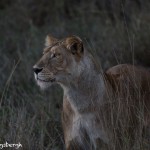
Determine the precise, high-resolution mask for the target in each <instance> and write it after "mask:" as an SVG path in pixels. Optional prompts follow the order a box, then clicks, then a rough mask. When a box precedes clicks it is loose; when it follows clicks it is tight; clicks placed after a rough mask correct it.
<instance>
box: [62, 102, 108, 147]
mask: <svg viewBox="0 0 150 150" xmlns="http://www.w3.org/2000/svg"><path fill="white" fill-rule="evenodd" d="M64 100H65V102H64V103H65V105H64V110H63V114H64V115H63V118H62V119H63V127H64V134H65V142H66V144H67V143H69V142H70V141H75V142H76V143H79V144H83V145H87V144H89V143H90V145H93V146H94V147H96V140H97V139H101V140H103V142H105V143H107V142H108V139H107V137H106V134H105V132H104V130H102V128H101V126H100V124H97V122H96V116H95V114H94V113H91V112H90V113H82V114H81V113H78V112H77V111H76V110H75V108H74V106H73V105H72V104H71V103H69V101H68V100H67V99H64ZM67 106H68V107H67Z"/></svg>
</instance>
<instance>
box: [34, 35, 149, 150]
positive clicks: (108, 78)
mask: <svg viewBox="0 0 150 150" xmlns="http://www.w3.org/2000/svg"><path fill="white" fill-rule="evenodd" d="M36 68H42V69H41V72H39V73H38V74H36V75H35V78H36V80H37V83H38V84H39V85H40V87H41V88H47V87H49V86H50V85H51V84H52V83H58V84H60V85H61V87H62V88H63V90H64V98H63V111H62V125H63V131H64V139H65V145H66V149H67V150H73V149H74V150H96V149H97V150H99V149H101V148H102V147H103V146H106V145H112V143H113V136H114V135H113V131H112V130H113V129H112V128H111V127H110V126H109V125H110V122H111V123H112V121H110V120H112V119H111V116H109V114H110V112H111V109H110V108H112V107H110V106H111V105H112V104H113V103H114V102H115V100H117V98H116V96H117V94H118V93H119V91H121V88H122V86H124V85H123V84H124V83H126V80H127V79H130V80H129V82H128V83H129V84H128V86H129V87H131V88H132V89H135V88H137V87H140V88H139V90H140V91H141V93H142V94H143V95H145V96H147V97H148V99H147V101H144V103H146V105H147V107H148V106H149V104H150V101H149V82H150V73H149V72H148V71H147V70H144V69H140V68H138V67H134V66H131V65H119V66H116V67H113V68H111V69H109V70H108V71H107V72H106V73H105V74H104V73H102V70H98V69H97V65H96V64H95V62H94V59H93V58H92V56H91V55H90V54H89V52H88V51H87V50H86V49H85V48H84V46H83V43H82V40H81V39H80V38H79V37H75V36H71V37H67V38H64V39H63V40H56V39H55V38H53V37H50V36H48V37H47V38H46V48H45V50H44V55H43V56H42V58H41V59H40V60H39V61H38V62H37V63H36V65H35V66H34V69H36ZM134 74H136V76H134ZM134 82H136V84H134ZM133 84H134V85H135V86H132V85H133ZM148 113H149V112H148V111H145V118H146V119H145V124H146V125H147V126H149V115H148ZM114 118H115V117H114ZM110 147H111V146H110Z"/></svg>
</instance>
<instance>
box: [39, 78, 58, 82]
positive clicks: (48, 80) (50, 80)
mask: <svg viewBox="0 0 150 150" xmlns="http://www.w3.org/2000/svg"><path fill="white" fill-rule="evenodd" d="M37 80H38V81H40V82H54V81H55V80H56V79H55V78H52V79H47V80H43V79H40V78H37Z"/></svg>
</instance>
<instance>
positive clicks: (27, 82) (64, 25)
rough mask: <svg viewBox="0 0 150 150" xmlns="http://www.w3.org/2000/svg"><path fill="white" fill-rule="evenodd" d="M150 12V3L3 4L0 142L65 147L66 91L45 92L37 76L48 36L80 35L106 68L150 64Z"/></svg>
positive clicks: (48, 0) (4, 0)
mask: <svg viewBox="0 0 150 150" xmlns="http://www.w3.org/2000/svg"><path fill="white" fill-rule="evenodd" d="M149 10H150V1H149V0H143V1H142V0H132V1H131V0H121V1H120V0H93V1H90V0H82V1H81V0H76V1H71V0H60V1H58V0H26V1H24V0H13V1H12V0H1V1H0V54H1V55H0V66H1V68H0V79H1V80H0V95H1V101H0V105H1V106H0V107H1V108H0V119H1V123H0V128H1V131H0V135H1V136H0V143H2V142H5V141H8V142H10V143H11V142H12V143H14V142H16V143H17V142H21V143H22V144H23V146H24V149H28V150H30V149H31V150H32V149H35V148H36V149H55V150H56V149H62V145H63V136H62V131H61V124H60V110H59V109H58V108H57V107H58V106H59V105H61V103H62V90H61V89H60V88H59V87H56V86H53V87H51V88H50V89H48V90H47V91H46V92H43V91H40V89H39V88H38V87H37V85H36V83H35V82H34V77H33V72H32V66H33V65H34V63H35V62H36V61H37V60H38V58H39V57H40V55H41V54H42V48H43V43H44V38H45V36H46V34H48V33H51V34H52V35H54V36H56V37H58V38H61V37H65V36H67V35H72V34H73V35H78V36H80V37H81V38H82V39H83V41H84V43H85V46H86V48H87V49H89V51H91V53H93V55H95V57H97V58H98V61H99V62H100V63H101V64H102V66H103V68H104V69H106V68H108V67H110V66H113V65H115V64H118V63H135V64H139V65H143V66H150V61H149V58H150V42H149V41H150V25H149V23H150V15H149ZM17 63H18V64H17ZM16 64H17V65H16ZM45 139H46V140H45ZM31 143H32V144H31ZM39 145H40V147H39Z"/></svg>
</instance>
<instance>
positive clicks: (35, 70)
mask: <svg viewBox="0 0 150 150" xmlns="http://www.w3.org/2000/svg"><path fill="white" fill-rule="evenodd" d="M42 70H43V68H39V67H37V66H33V71H34V72H35V73H36V74H38V73H39V72H41V71H42Z"/></svg>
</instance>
